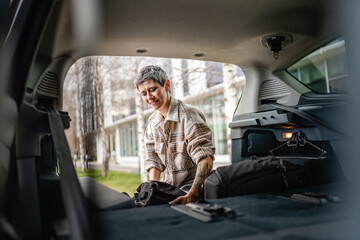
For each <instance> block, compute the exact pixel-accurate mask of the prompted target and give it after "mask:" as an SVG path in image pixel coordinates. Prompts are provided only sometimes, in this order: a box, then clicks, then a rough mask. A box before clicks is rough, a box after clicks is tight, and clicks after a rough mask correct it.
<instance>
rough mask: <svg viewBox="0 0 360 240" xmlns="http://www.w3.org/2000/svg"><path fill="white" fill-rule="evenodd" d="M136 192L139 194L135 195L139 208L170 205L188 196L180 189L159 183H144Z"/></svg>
mask: <svg viewBox="0 0 360 240" xmlns="http://www.w3.org/2000/svg"><path fill="white" fill-rule="evenodd" d="M136 191H138V193H135V194H134V198H135V205H136V206H137V207H146V206H151V205H159V204H165V203H169V202H171V201H172V200H174V199H176V198H178V197H180V196H184V195H185V194H186V193H185V192H184V191H182V190H180V188H178V187H175V186H173V185H171V184H168V183H164V182H159V181H149V182H144V183H142V184H141V185H140V186H139V187H138V188H137V189H136Z"/></svg>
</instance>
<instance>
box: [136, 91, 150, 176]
mask: <svg viewBox="0 0 360 240" xmlns="http://www.w3.org/2000/svg"><path fill="white" fill-rule="evenodd" d="M135 100H136V116H137V118H136V120H137V135H138V146H139V151H138V154H139V163H140V164H139V165H140V176H141V181H142V182H146V181H147V180H148V178H147V174H146V172H145V145H144V108H143V106H144V105H143V100H142V98H141V96H140V94H138V95H137V96H136V99H135Z"/></svg>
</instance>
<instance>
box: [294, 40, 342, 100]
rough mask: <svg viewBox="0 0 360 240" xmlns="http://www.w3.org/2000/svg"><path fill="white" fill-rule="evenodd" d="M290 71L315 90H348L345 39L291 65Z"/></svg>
mask: <svg viewBox="0 0 360 240" xmlns="http://www.w3.org/2000/svg"><path fill="white" fill-rule="evenodd" d="M288 72H289V73H290V74H291V75H292V76H293V77H295V78H296V79H297V80H299V81H300V82H302V83H303V84H305V85H306V86H307V87H308V88H310V89H311V90H313V91H315V92H318V93H344V92H347V91H348V89H347V77H348V73H347V66H346V49H345V40H343V39H336V40H334V41H332V42H330V43H328V44H326V45H325V46H322V47H321V48H319V49H317V50H316V51H314V52H312V53H310V54H309V55H307V56H305V57H304V58H302V59H301V60H300V61H298V62H296V63H295V64H293V65H292V66H290V67H289V68H288Z"/></svg>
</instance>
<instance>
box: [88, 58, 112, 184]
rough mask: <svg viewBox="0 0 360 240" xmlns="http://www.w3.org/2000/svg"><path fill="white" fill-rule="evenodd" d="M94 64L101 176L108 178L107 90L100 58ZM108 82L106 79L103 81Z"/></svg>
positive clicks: (95, 59) (94, 59) (93, 59)
mask: <svg viewBox="0 0 360 240" xmlns="http://www.w3.org/2000/svg"><path fill="white" fill-rule="evenodd" d="M92 64H93V65H94V66H95V94H96V105H95V106H96V109H95V112H96V122H97V130H98V134H99V136H100V144H101V148H102V151H101V152H102V154H101V156H97V158H100V161H101V163H102V165H101V166H102V167H101V175H102V176H104V177H105V176H107V171H108V167H109V158H108V156H107V141H106V133H105V119H104V117H105V115H104V99H105V96H104V95H105V92H104V90H105V88H104V85H105V83H104V82H100V78H99V58H98V57H92ZM103 81H106V79H103Z"/></svg>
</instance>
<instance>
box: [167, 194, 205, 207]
mask: <svg viewBox="0 0 360 240" xmlns="http://www.w3.org/2000/svg"><path fill="white" fill-rule="evenodd" d="M198 199H199V195H198V194H195V193H191V192H188V193H187V194H186V195H184V196H180V197H178V198H176V199H175V200H173V201H171V202H169V203H170V204H184V205H185V204H187V203H191V202H196V201H197V200H198Z"/></svg>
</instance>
